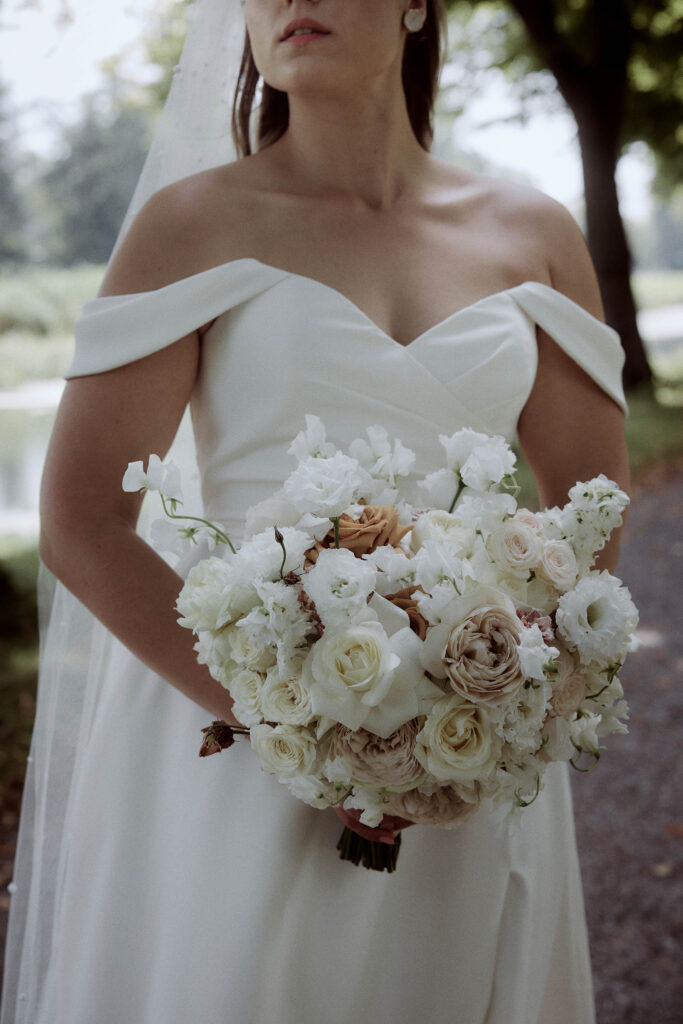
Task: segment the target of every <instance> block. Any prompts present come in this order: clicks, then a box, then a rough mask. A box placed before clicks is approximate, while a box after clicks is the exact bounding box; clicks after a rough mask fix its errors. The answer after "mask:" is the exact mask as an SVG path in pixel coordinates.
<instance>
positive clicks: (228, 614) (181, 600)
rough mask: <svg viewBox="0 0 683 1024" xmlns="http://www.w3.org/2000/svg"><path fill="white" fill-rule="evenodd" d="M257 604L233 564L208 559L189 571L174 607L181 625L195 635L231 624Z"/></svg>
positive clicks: (222, 560) (218, 559)
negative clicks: (200, 631) (178, 613)
mask: <svg viewBox="0 0 683 1024" xmlns="http://www.w3.org/2000/svg"><path fill="white" fill-rule="evenodd" d="M257 603H258V596H257V594H256V591H255V590H254V588H253V587H252V586H251V585H250V584H248V583H246V584H243V583H242V582H241V581H240V580H239V578H238V577H237V575H236V573H235V570H234V567H233V565H232V564H230V563H228V562H226V561H225V560H224V559H222V558H216V557H215V556H212V557H211V558H204V559H202V561H201V562H198V563H197V565H194V566H193V567H192V568H191V569H190V571H189V573H188V575H187V579H186V580H185V584H184V586H183V589H182V590H181V591H180V594H179V595H178V600H177V602H176V608H177V610H178V611H179V612H180V616H181V617H180V618H179V620H178V621H179V622H180V624H181V626H186V627H187V628H189V629H193V630H194V631H195V632H196V631H198V630H200V629H220V628H221V627H222V626H225V625H226V624H227V623H229V622H235V621H237V620H238V619H239V618H241V617H242V616H243V615H246V614H247V613H248V612H250V611H251V609H252V608H253V607H254V606H255V605H256V604H257Z"/></svg>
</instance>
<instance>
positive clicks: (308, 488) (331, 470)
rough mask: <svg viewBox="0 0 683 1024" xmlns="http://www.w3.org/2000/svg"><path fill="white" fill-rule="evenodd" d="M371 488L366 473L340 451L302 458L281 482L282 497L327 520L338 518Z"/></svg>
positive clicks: (301, 510) (298, 507) (371, 484)
mask: <svg viewBox="0 0 683 1024" xmlns="http://www.w3.org/2000/svg"><path fill="white" fill-rule="evenodd" d="M372 490H373V483H372V479H371V478H370V476H369V475H368V473H367V472H366V471H365V470H364V469H363V468H362V467H361V466H360V465H359V464H358V462H357V461H356V460H355V459H352V458H350V456H348V455H344V454H343V452H336V453H335V454H334V455H331V456H329V457H328V458H313V457H311V458H308V459H304V460H303V461H302V462H300V463H299V465H298V466H297V468H296V469H295V470H294V472H293V473H292V474H291V475H290V476H289V477H288V478H287V479H286V480H285V485H284V492H285V497H286V498H287V500H288V501H290V502H291V503H292V505H294V507H295V508H297V509H298V510H299V512H301V513H304V512H310V513H312V514H313V515H314V516H320V517H321V518H328V519H336V518H338V517H339V516H341V514H342V513H343V512H345V511H346V509H347V508H348V507H349V505H353V504H355V503H356V502H358V501H359V500H360V499H361V498H362V497H364V496H365V495H366V494H368V493H370V492H372Z"/></svg>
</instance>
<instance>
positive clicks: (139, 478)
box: [121, 455, 183, 501]
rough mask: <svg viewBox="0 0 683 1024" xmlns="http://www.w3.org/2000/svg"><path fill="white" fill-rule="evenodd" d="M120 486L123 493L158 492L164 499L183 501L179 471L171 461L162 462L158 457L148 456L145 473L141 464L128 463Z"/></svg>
mask: <svg viewBox="0 0 683 1024" xmlns="http://www.w3.org/2000/svg"><path fill="white" fill-rule="evenodd" d="M121 486H122V488H123V490H124V491H143V490H144V491H159V492H160V493H161V494H163V496H164V497H165V498H171V499H173V500H174V501H182V500H183V492H182V487H181V483H180V470H179V469H178V467H177V466H176V464H175V462H174V461H173V460H172V459H169V461H168V462H162V461H161V459H160V458H159V456H158V455H150V457H149V461H148V463H147V472H146V473H145V471H144V469H143V463H142V462H129V463H128V469H127V470H126V472H125V473H124V475H123V481H122V484H121Z"/></svg>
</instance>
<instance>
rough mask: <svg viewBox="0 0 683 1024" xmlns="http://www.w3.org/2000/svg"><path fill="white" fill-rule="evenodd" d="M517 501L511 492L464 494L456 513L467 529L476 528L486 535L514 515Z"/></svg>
mask: <svg viewBox="0 0 683 1024" xmlns="http://www.w3.org/2000/svg"><path fill="white" fill-rule="evenodd" d="M516 508H517V502H516V501H515V499H514V498H513V497H512V495H511V494H505V493H501V494H498V493H497V492H492V493H491V494H482V495H479V494H463V496H462V498H461V499H460V501H459V502H458V505H457V508H456V510H455V512H454V515H455V516H456V517H457V519H458V520H459V522H460V524H461V525H462V526H463V527H464V528H465V529H466V530H475V531H478V532H479V533H482V534H484V536H486V535H488V534H489V533H491V531H492V530H495V529H496V528H497V527H498V526H500V524H501V522H503V521H504V520H505V519H507V518H509V517H510V516H513V515H514V514H515V510H516Z"/></svg>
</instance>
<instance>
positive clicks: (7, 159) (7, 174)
mask: <svg viewBox="0 0 683 1024" xmlns="http://www.w3.org/2000/svg"><path fill="white" fill-rule="evenodd" d="M18 170H19V157H18V155H17V146H16V131H15V128H14V125H13V122H12V119H11V117H10V111H9V109H8V104H7V90H6V88H5V86H4V85H3V84H2V83H1V82H0V265H1V264H4V263H16V262H19V261H21V260H23V259H24V258H25V255H26V244H25V239H24V235H23V229H24V219H25V217H24V205H23V201H22V197H21V193H20V190H19V188H18V185H17V173H18Z"/></svg>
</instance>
